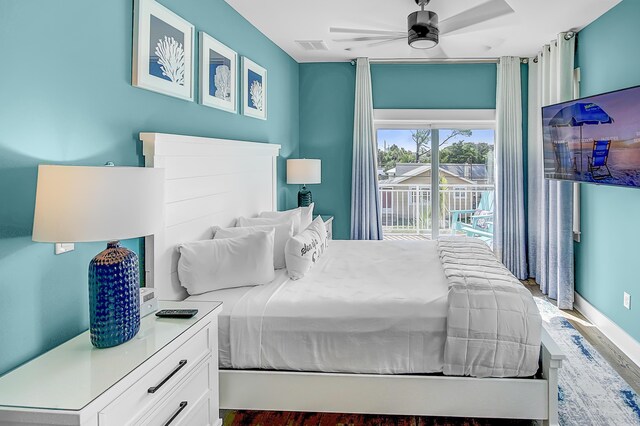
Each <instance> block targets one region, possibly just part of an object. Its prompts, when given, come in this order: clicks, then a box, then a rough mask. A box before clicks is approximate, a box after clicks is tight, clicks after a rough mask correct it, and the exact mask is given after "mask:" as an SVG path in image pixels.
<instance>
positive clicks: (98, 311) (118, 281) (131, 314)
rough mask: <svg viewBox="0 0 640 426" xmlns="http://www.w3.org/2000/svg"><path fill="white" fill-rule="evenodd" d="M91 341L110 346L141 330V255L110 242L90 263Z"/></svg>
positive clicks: (104, 346) (127, 338) (105, 346)
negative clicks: (139, 260) (139, 266)
mask: <svg viewBox="0 0 640 426" xmlns="http://www.w3.org/2000/svg"><path fill="white" fill-rule="evenodd" d="M89 313H90V330H91V343H92V344H93V346H95V347H96V348H109V347H112V346H117V345H120V344H122V343H124V342H126V341H128V340H130V339H132V338H133V337H134V336H135V335H136V334H137V333H138V330H140V272H139V270H138V255H137V254H135V253H134V252H132V251H131V250H129V249H127V248H126V247H122V246H121V245H120V242H119V241H111V242H109V243H108V244H107V249H106V250H104V251H102V252H100V253H98V255H97V256H96V257H94V258H93V259H92V260H91V263H90V264H89Z"/></svg>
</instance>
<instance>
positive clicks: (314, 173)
mask: <svg viewBox="0 0 640 426" xmlns="http://www.w3.org/2000/svg"><path fill="white" fill-rule="evenodd" d="M321 169H322V165H321V161H320V160H314V159H309V158H301V159H295V160H294V159H292V160H287V183H288V184H295V185H302V188H301V189H300V191H298V207H307V206H309V205H311V203H312V202H313V198H312V197H311V191H309V190H308V189H307V186H306V185H310V184H316V183H321V181H322V179H321V174H322V173H321Z"/></svg>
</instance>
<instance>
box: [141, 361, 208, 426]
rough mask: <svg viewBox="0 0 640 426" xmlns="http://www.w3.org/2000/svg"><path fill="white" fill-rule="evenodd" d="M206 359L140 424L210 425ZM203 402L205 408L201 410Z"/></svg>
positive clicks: (172, 425)
mask: <svg viewBox="0 0 640 426" xmlns="http://www.w3.org/2000/svg"><path fill="white" fill-rule="evenodd" d="M210 362H211V361H210V360H208V361H207V362H205V363H204V364H203V365H201V366H200V367H198V369H197V370H196V371H195V372H194V373H193V374H192V375H191V376H189V378H188V379H187V380H186V381H184V382H183V383H182V384H180V386H178V389H177V390H176V392H175V393H173V394H172V395H170V396H169V397H168V398H167V399H166V400H165V401H162V403H161V404H159V406H158V407H155V408H153V409H152V413H151V415H150V416H149V417H147V418H145V419H142V421H141V422H140V423H139V425H140V426H147V425H149V426H151V425H171V426H179V425H184V426H190V425H194V426H195V425H210V424H211V415H210V412H211V410H210V409H209V407H208V406H207V405H208V404H207V403H208V401H209V385H210V383H209V363H210ZM203 404H204V405H205V407H204V408H205V409H204V410H203Z"/></svg>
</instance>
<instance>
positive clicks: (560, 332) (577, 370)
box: [536, 298, 640, 426]
mask: <svg viewBox="0 0 640 426" xmlns="http://www.w3.org/2000/svg"><path fill="white" fill-rule="evenodd" d="M536 303H537V304H538V309H539V310H540V313H541V314H542V320H543V321H544V322H545V327H546V328H547V330H548V331H549V334H550V335H551V337H553V340H555V341H556V343H557V344H558V346H560V349H561V350H562V351H563V352H564V354H565V355H566V357H567V359H566V360H565V361H564V362H563V364H562V368H561V369H560V378H559V384H558V387H559V392H558V393H559V395H558V398H559V403H558V405H559V407H558V409H559V412H560V424H561V425H567V426H569V425H580V426H582V425H584V426H589V425H616V426H617V425H624V426H632V425H640V398H639V397H638V395H636V393H635V392H634V391H633V389H631V387H629V385H628V384H627V382H625V381H624V379H623V378H622V377H620V375H619V374H618V373H617V372H616V371H615V370H614V369H613V368H612V367H611V366H610V365H609V363H607V361H606V360H605V359H604V358H603V357H602V356H601V355H600V354H599V353H598V351H596V349H595V348H594V347H593V346H592V345H591V344H590V343H589V342H588V341H587V340H586V339H585V338H584V337H582V335H581V334H580V332H579V331H578V330H576V329H575V328H574V327H573V325H571V323H570V322H569V321H568V320H567V319H566V318H565V317H564V316H563V315H562V313H561V312H560V311H559V310H558V308H556V307H555V305H553V304H551V303H549V302H547V301H546V300H543V299H539V298H536Z"/></svg>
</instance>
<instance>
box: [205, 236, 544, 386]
mask: <svg viewBox="0 0 640 426" xmlns="http://www.w3.org/2000/svg"><path fill="white" fill-rule="evenodd" d="M216 293H219V292H211V293H208V294H210V295H211V296H210V297H211V298H212V299H211V300H225V304H226V303H227V302H226V299H223V298H221V295H217V294H216ZM196 297H200V296H196ZM227 308H230V309H229V310H228V311H227V313H226V315H228V318H227V317H224V315H222V316H221V319H220V326H221V327H225V329H224V330H222V329H221V334H220V336H221V339H227V338H228V342H227V341H225V342H221V344H220V347H221V349H222V348H228V352H225V354H224V355H225V356H224V357H221V361H223V364H221V367H223V368H230V367H231V368H238V369H253V368H261V369H272V370H302V371H322V372H349V373H376V374H418V373H440V372H444V373H445V374H448V375H471V376H480V377H482V376H492V377H517V376H531V375H533V374H535V372H536V370H537V367H538V354H539V350H540V331H541V330H540V328H541V320H540V315H539V313H538V310H537V308H536V305H535V303H534V301H533V298H532V297H531V294H530V293H529V291H528V290H527V289H526V288H524V287H523V286H522V285H521V284H520V283H519V282H518V281H517V280H516V279H515V278H514V277H513V275H511V274H510V273H509V271H507V270H506V268H505V267H504V266H503V265H502V264H501V263H499V262H498V261H497V260H496V258H495V257H494V255H493V253H491V251H489V249H488V248H487V247H486V245H485V244H484V243H482V242H479V241H477V240H471V239H455V240H441V241H440V242H435V241H420V242H406V241H376V242H373V241H333V242H332V243H331V246H330V247H329V249H328V250H327V252H326V253H325V256H324V257H322V258H321V259H320V261H319V262H318V264H317V265H315V267H314V268H313V269H312V270H311V271H310V272H309V273H308V274H307V275H306V276H305V277H304V278H302V279H301V280H297V281H291V280H287V279H281V280H275V281H274V282H272V283H271V284H268V285H265V286H258V287H254V288H251V289H247V290H246V291H244V293H243V294H242V295H240V296H237V297H235V298H233V300H231V301H229V304H228V306H227ZM225 309H226V308H225ZM223 317H224V318H223ZM226 327H228V328H226ZM221 355H223V354H221Z"/></svg>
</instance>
